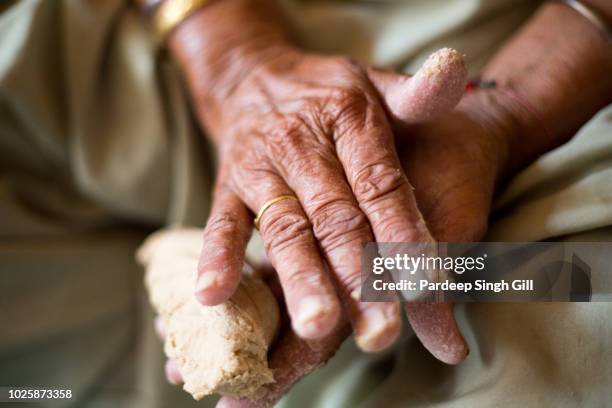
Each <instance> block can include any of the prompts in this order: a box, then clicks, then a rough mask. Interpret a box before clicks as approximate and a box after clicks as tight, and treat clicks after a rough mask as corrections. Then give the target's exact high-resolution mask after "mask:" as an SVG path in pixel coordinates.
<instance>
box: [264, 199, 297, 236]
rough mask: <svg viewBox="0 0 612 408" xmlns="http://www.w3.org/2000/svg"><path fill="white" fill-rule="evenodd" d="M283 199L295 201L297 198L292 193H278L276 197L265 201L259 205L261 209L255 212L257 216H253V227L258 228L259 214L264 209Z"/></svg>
mask: <svg viewBox="0 0 612 408" xmlns="http://www.w3.org/2000/svg"><path fill="white" fill-rule="evenodd" d="M283 200H295V201H297V200H298V199H297V197H296V196H294V195H290V194H285V195H280V196H278V197H274V198H273V199H271V200H268V201H266V202H265V203H264V205H262V206H261V209H260V210H259V212H258V213H257V217H255V221H254V222H253V223H254V224H255V228H257V229H259V220H260V219H261V216H262V215H263V214H264V213H265V212H266V210H267V209H268V208H270V207H271V206H272V205H274V204H276V203H278V202H279V201H283Z"/></svg>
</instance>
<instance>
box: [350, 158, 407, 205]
mask: <svg viewBox="0 0 612 408" xmlns="http://www.w3.org/2000/svg"><path fill="white" fill-rule="evenodd" d="M404 183H406V179H405V178H404V176H403V174H402V171H401V170H400V169H399V168H395V167H393V166H390V165H388V164H385V163H380V162H377V163H372V164H368V165H367V166H364V167H363V168H361V169H360V170H359V171H358V172H357V174H356V175H355V178H354V180H353V191H354V192H355V195H356V197H357V200H358V201H359V203H360V204H362V205H369V204H370V203H372V202H375V201H377V200H378V199H380V198H382V197H385V196H387V195H389V194H391V193H393V192H394V191H397V190H398V189H399V188H401V187H402V186H403V185H404Z"/></svg>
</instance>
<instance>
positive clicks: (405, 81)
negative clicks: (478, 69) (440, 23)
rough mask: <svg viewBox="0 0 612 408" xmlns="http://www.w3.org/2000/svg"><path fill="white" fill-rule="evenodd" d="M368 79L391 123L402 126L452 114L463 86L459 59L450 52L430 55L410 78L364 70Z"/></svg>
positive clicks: (463, 70) (464, 72) (464, 71)
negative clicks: (389, 116)
mask: <svg viewBox="0 0 612 408" xmlns="http://www.w3.org/2000/svg"><path fill="white" fill-rule="evenodd" d="M368 76H369V78H370V81H372V83H373V85H374V87H375V88H376V89H377V90H378V92H379V93H380V95H381V96H382V98H383V100H384V102H385V104H386V105H387V108H388V110H389V112H390V113H391V115H392V116H393V119H394V120H396V121H399V122H400V123H403V124H412V123H416V122H423V121H427V120H431V119H433V118H434V117H436V116H439V115H441V114H443V113H446V112H448V111H450V110H452V109H453V108H454V107H455V105H457V103H458V102H459V100H460V99H461V96H462V95H463V92H464V90H465V85H466V83H467V69H466V67H465V63H464V61H463V56H462V55H461V54H460V53H459V52H457V51H456V50H453V49H451V48H442V49H440V50H438V51H436V52H434V53H433V54H431V55H430V56H429V57H428V58H427V60H426V61H425V63H424V64H423V66H422V67H421V69H419V70H418V71H417V73H416V74H415V75H414V76H408V75H402V74H398V73H396V72H392V71H385V70H379V69H375V68H368Z"/></svg>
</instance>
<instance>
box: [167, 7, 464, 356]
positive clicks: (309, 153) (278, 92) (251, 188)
mask: <svg viewBox="0 0 612 408" xmlns="http://www.w3.org/2000/svg"><path fill="white" fill-rule="evenodd" d="M204 14H206V13H204ZM198 18H199V16H198V15H196V16H194V17H193V18H192V20H190V21H188V24H186V25H184V26H181V27H179V29H178V30H177V32H176V33H175V34H174V36H173V38H172V41H173V42H179V43H181V44H184V43H188V42H189V41H192V42H193V38H197V35H198V33H199V32H200V26H198V25H197V23H198ZM202 24H204V23H202ZM194 48H195V49H198V48H197V47H195V46H194ZM197 52H200V51H199V49H198V51H197ZM197 52H196V51H193V50H192V49H188V50H187V51H186V50H185V47H181V51H180V53H179V58H180V59H181V61H183V60H184V64H183V65H184V66H187V67H189V68H188V69H187V78H188V79H189V84H190V89H191V91H192V97H193V99H194V102H195V106H196V107H197V113H198V114H199V117H200V118H201V120H202V123H203V124H204V125H205V127H206V129H207V131H208V132H209V136H210V137H211V139H212V140H213V141H214V143H215V145H216V148H217V151H218V156H219V173H218V176H217V185H216V189H215V196H214V202H213V207H212V212H211V214H210V218H209V220H208V223H207V226H206V229H205V234H204V235H205V236H204V247H203V249H202V256H201V261H200V265H199V270H198V274H199V279H198V283H197V288H195V290H196V292H197V296H198V298H199V299H200V301H201V302H202V303H203V304H206V305H215V304H218V303H221V302H223V301H225V300H226V299H228V298H229V297H230V296H231V294H232V293H233V291H234V290H235V288H236V286H237V284H238V281H239V279H240V272H241V270H242V264H243V261H244V252H245V246H246V243H247V241H248V239H249V237H250V235H251V232H252V228H253V214H257V213H258V212H259V211H260V209H262V207H265V206H266V203H269V202H270V200H273V199H275V198H277V197H282V196H295V197H296V199H295V200H293V199H284V200H281V201H278V202H275V203H274V204H272V205H271V206H269V207H267V208H266V210H265V211H264V212H263V214H262V216H261V220H260V225H259V231H260V232H261V235H262V237H263V241H264V243H265V249H266V252H267V254H268V257H269V259H270V260H271V263H272V265H273V266H274V268H275V269H276V271H277V272H278V275H279V278H280V282H281V285H282V287H283V290H284V295H285V298H286V302H287V309H288V312H289V315H290V317H291V321H292V324H293V328H294V330H295V332H296V333H297V334H298V335H300V336H301V337H303V338H308V339H316V338H322V337H325V336H326V335H327V334H329V333H330V332H331V330H332V329H333V328H334V327H335V326H336V324H337V322H338V319H339V317H340V314H341V304H342V303H344V304H346V305H347V311H348V315H349V318H350V320H351V322H352V323H353V326H354V329H355V332H356V339H357V343H358V344H359V346H360V347H361V348H362V349H363V350H366V351H378V350H381V349H383V348H385V347H387V346H389V345H390V344H391V343H392V342H393V341H394V340H395V339H396V338H397V336H398V334H399V331H400V327H401V318H400V308H399V306H398V304H397V303H362V302H360V301H359V300H360V297H359V282H360V273H361V270H360V264H361V249H362V244H363V243H364V242H368V241H374V240H376V241H379V242H413V241H431V240H432V238H431V235H430V234H429V232H428V230H427V228H426V226H425V223H424V222H423V220H422V217H421V215H420V213H419V210H418V209H417V206H416V203H415V200H414V195H413V192H412V187H411V186H410V184H409V182H408V179H407V178H406V176H405V174H404V172H403V170H402V168H401V165H400V162H399V160H398V157H397V153H396V151H395V146H394V139H393V135H392V132H391V126H390V122H389V121H390V119H392V120H394V121H396V122H402V123H404V124H408V123H415V122H418V121H421V120H428V119H431V118H433V117H434V116H436V115H438V114H441V113H443V112H447V111H449V110H450V109H452V107H453V106H454V105H455V104H456V103H457V102H458V100H459V99H460V97H461V95H462V93H463V89H464V86H465V82H466V70H465V67H464V64H463V60H462V57H461V55H459V54H458V53H457V52H456V51H453V50H449V49H444V50H441V51H439V52H437V53H435V54H433V55H432V56H431V57H430V58H429V59H428V60H427V62H426V63H425V64H424V66H423V68H422V69H421V70H420V71H419V72H418V73H417V74H416V75H415V76H414V77H408V76H404V75H399V74H394V73H389V72H380V71H377V70H373V69H368V68H366V67H363V66H361V65H359V64H357V63H355V62H352V61H350V60H348V59H346V58H342V57H327V56H320V55H313V54H308V53H305V52H302V51H299V50H297V49H295V48H293V47H290V46H288V45H283V46H280V45H276V46H273V47H267V48H265V49H264V50H257V51H250V52H249V53H248V57H241V58H238V59H236V66H232V67H226V69H227V70H229V71H230V72H227V71H223V73H222V74H219V76H216V77H215V78H217V81H216V82H215V81H213V82H209V81H203V80H202V76H204V77H205V76H206V74H202V75H199V71H198V65H197V64H195V65H194V64H193V63H191V65H190V63H188V62H187V61H194V60H196V61H197V56H194V54H197ZM235 52H236V53H239V51H235ZM227 58H229V57H227ZM245 61H248V62H245ZM241 64H246V65H241ZM245 66H246V67H248V69H245V68H244V67H245ZM203 71H204V70H203ZM205 72H210V70H208V71H205ZM249 210H250V211H249ZM326 266H328V267H329V271H328V270H327V269H326ZM330 272H331V273H330ZM338 292H339V293H340V295H338V294H337V293H338ZM340 298H342V302H341V301H340Z"/></svg>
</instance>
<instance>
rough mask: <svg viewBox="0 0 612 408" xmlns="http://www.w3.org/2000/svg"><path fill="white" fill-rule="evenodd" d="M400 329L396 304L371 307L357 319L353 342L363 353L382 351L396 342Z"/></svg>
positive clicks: (400, 324)
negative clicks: (354, 341)
mask: <svg viewBox="0 0 612 408" xmlns="http://www.w3.org/2000/svg"><path fill="white" fill-rule="evenodd" d="M401 327H402V322H401V319H400V315H399V305H398V304H396V303H392V304H389V305H384V306H383V307H378V306H371V307H368V308H366V309H365V310H363V311H362V314H361V315H360V316H359V318H358V322H357V327H356V335H355V340H356V342H357V345H358V346H359V348H361V349H362V350H363V351H366V352H377V351H382V350H384V349H386V348H387V347H389V346H390V345H392V344H393V343H394V342H395V340H397V338H398V337H399V335H400V331H401Z"/></svg>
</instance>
